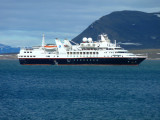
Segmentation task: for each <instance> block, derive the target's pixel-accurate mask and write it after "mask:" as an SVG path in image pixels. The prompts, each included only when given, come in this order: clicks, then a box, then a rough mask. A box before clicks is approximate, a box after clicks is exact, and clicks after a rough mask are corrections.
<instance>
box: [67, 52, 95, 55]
mask: <svg viewBox="0 0 160 120" xmlns="http://www.w3.org/2000/svg"><path fill="white" fill-rule="evenodd" d="M67 54H70V55H71V54H98V52H67Z"/></svg>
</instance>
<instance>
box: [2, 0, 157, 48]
mask: <svg viewBox="0 0 160 120" xmlns="http://www.w3.org/2000/svg"><path fill="white" fill-rule="evenodd" d="M120 10H138V11H144V12H158V11H160V1H159V0H0V43H3V44H7V45H11V46H32V45H37V44H40V42H41V36H42V34H43V33H45V34H46V40H48V42H50V41H52V40H54V38H56V37H59V38H60V39H63V38H68V39H72V38H74V37H75V36H77V35H78V34H79V33H81V32H82V31H83V30H84V29H85V28H86V27H88V26H89V25H90V24H91V23H92V22H94V21H95V20H97V19H99V18H100V17H102V16H104V15H107V14H109V13H111V12H113V11H120Z"/></svg>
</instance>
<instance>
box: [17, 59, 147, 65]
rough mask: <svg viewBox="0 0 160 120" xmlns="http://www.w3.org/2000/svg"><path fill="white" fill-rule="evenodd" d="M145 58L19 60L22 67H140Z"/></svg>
mask: <svg viewBox="0 0 160 120" xmlns="http://www.w3.org/2000/svg"><path fill="white" fill-rule="evenodd" d="M144 59H145V58H81V59H75V58H74V59H50V58H48V59H19V62H20V64H22V65H138V64H140V63H141V62H142V61H143V60H144Z"/></svg>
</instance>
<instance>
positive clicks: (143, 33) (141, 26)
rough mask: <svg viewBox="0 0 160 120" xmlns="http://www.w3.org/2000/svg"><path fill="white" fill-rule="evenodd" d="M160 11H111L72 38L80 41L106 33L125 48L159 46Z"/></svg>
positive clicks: (95, 38) (94, 38)
mask: <svg viewBox="0 0 160 120" xmlns="http://www.w3.org/2000/svg"><path fill="white" fill-rule="evenodd" d="M158 14H160V13H144V12H139V11H120V12H113V13H111V14H109V15H106V16H103V17H101V18H100V19H99V20H97V21H95V22H94V23H93V24H91V25H90V26H89V27H88V28H87V29H85V30H84V31H83V32H82V33H81V34H79V35H78V36H77V37H75V38H74V39H73V41H75V42H78V43H79V42H81V41H82V38H83V37H92V38H93V40H97V36H98V35H99V34H102V33H106V34H108V36H109V38H110V39H111V40H117V42H119V43H120V44H121V46H122V47H124V48H127V49H149V48H160V17H159V15H158Z"/></svg>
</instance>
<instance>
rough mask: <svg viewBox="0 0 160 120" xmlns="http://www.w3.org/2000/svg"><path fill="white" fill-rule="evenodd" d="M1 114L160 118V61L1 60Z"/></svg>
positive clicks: (36, 119)
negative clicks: (96, 63) (73, 63)
mask: <svg viewBox="0 0 160 120" xmlns="http://www.w3.org/2000/svg"><path fill="white" fill-rule="evenodd" d="M0 120H160V61H149V60H146V61H144V62H143V63H142V64H140V65H139V66H22V65H19V63H18V61H16V60H8V61H4V60H0Z"/></svg>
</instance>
